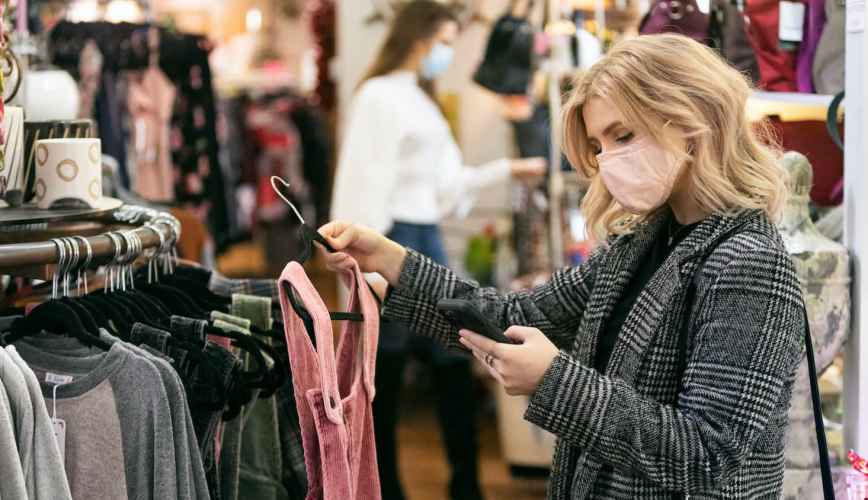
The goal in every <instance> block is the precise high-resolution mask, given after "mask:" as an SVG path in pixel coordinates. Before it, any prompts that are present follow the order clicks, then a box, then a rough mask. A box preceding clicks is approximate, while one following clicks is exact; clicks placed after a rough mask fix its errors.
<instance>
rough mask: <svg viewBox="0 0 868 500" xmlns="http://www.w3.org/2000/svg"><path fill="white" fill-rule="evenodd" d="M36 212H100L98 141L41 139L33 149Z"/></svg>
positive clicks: (108, 200) (99, 144) (100, 187)
mask: <svg viewBox="0 0 868 500" xmlns="http://www.w3.org/2000/svg"><path fill="white" fill-rule="evenodd" d="M33 153H34V163H35V165H34V167H35V169H36V175H35V177H36V181H35V184H34V186H33V191H34V195H33V201H34V202H35V203H36V206H37V207H39V208H78V207H85V206H86V207H89V208H101V207H102V206H103V205H104V204H106V203H110V202H111V200H110V199H107V198H103V195H102V146H101V143H100V140H99V139H43V140H39V141H36V144H35V145H34V152H33Z"/></svg>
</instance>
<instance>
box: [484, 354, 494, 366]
mask: <svg viewBox="0 0 868 500" xmlns="http://www.w3.org/2000/svg"><path fill="white" fill-rule="evenodd" d="M485 364H486V365H488V366H492V367H493V366H494V356H492V355H491V353H490V352H489V353H487V354H486V355H485Z"/></svg>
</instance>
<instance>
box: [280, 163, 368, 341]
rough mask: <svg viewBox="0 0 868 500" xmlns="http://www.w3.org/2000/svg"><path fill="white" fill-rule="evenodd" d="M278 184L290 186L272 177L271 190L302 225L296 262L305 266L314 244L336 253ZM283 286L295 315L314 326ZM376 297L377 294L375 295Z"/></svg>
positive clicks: (350, 317)
mask: <svg viewBox="0 0 868 500" xmlns="http://www.w3.org/2000/svg"><path fill="white" fill-rule="evenodd" d="M278 183H279V184H281V185H282V186H284V187H289V184H288V183H287V182H286V181H285V180H283V179H281V178H280V177H278V176H276V175H273V176H271V188H272V189H273V190H274V192H275V193H277V195H278V196H280V198H281V199H282V200H283V201H284V202H285V203H286V204H287V205H289V208H290V209H292V212H293V213H294V214H295V216H296V217H297V218H298V220H299V222H300V223H301V225H300V226H299V228H298V237H299V239H300V240H301V246H300V248H301V254H299V256H298V258H297V259H296V260H297V261H298V262H299V263H301V264H304V263H305V262H307V261H308V260H310V257H311V256H312V255H313V244H314V242H316V243H319V244H320V245H322V247H323V248H325V249H326V251H328V252H330V253H334V252H335V249H334V247H332V246H331V245H330V244H329V242H328V241H326V239H325V238H324V237H323V236H322V235H321V234H319V232H318V231H317V230H316V229H314V228H312V227H310V226H308V225H307V222H305V220H304V217H302V216H301V212H299V211H298V209H296V208H295V205H293V204H292V202H291V201H289V198H287V197H286V196H285V195H284V194H283V192H282V191H281V189H280V188H279V187H278ZM283 284H284V286H285V288H284V291H285V292H286V296H287V298H288V299H289V303H290V305H291V306H292V309H293V310H294V311H295V313H296V314H297V315H298V316H299V317H301V318H302V320H304V322H305V325H307V324H308V323H311V324H312V323H313V319H312V318H311V316H310V313H308V311H307V309H306V308H305V307H304V305H302V304H301V302H300V301H299V300H298V298H297V297H296V296H295V293H294V292H293V290H292V287H288V286H286V285H287V283H286V282H284V283H283ZM368 286H370V285H368ZM374 295H375V296H376V294H374ZM329 316H330V317H331V319H332V320H333V321H364V319H365V318H364V316H363V315H362V314H361V313H345V312H331V311H330V312H329ZM308 331H313V330H312V329H310V330H308Z"/></svg>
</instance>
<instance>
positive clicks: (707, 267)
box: [384, 211, 804, 500]
mask: <svg viewBox="0 0 868 500" xmlns="http://www.w3.org/2000/svg"><path fill="white" fill-rule="evenodd" d="M671 216H672V215H671V212H668V211H666V213H664V214H661V215H660V216H658V217H656V218H655V220H653V221H651V222H649V223H648V224H646V225H645V226H643V227H642V228H639V229H638V230H637V231H635V232H634V233H632V234H630V235H625V236H621V237H618V238H617V239H614V240H613V241H612V243H611V245H610V246H609V247H607V248H606V249H604V250H601V251H599V252H597V253H595V254H594V256H593V257H592V258H591V259H590V260H589V261H588V262H587V263H586V264H584V265H582V266H581V267H579V268H573V269H566V270H563V271H559V272H557V273H555V274H554V275H553V277H552V279H551V281H549V282H548V283H547V284H545V285H542V286H541V287H539V288H536V289H534V290H532V291H528V292H521V293H512V294H508V295H502V294H500V293H498V292H497V291H496V290H492V289H481V288H479V287H478V286H477V285H476V284H475V283H473V282H470V281H465V280H463V279H460V278H459V277H457V276H456V275H455V274H453V273H452V272H450V271H449V270H448V269H446V268H444V267H440V266H438V265H436V264H434V263H433V262H431V261H430V260H428V259H426V258H425V257H423V256H421V255H420V254H418V253H415V252H412V251H410V253H409V255H408V257H407V260H406V262H405V264H404V269H403V272H402V274H401V278H400V282H399V284H398V286H397V287H395V288H394V289H393V290H392V291H391V292H390V294H389V297H388V299H387V301H386V304H385V309H384V314H385V315H386V316H387V317H390V318H393V319H397V320H401V321H405V322H407V323H408V324H409V325H410V326H411V327H412V328H413V329H414V330H416V331H418V332H420V333H425V334H427V335H431V336H433V337H435V338H437V339H439V340H440V341H442V342H443V343H445V344H447V345H449V346H452V347H456V346H458V345H459V344H458V343H457V334H456V332H455V330H454V329H453V328H451V327H450V326H449V324H448V323H446V321H445V320H444V319H443V318H442V317H441V316H440V315H439V314H438V313H437V311H436V309H435V304H436V303H437V301H438V300H439V299H441V298H446V297H451V298H463V299H469V300H472V301H474V302H475V303H476V304H477V305H478V306H479V307H480V308H481V309H482V310H483V311H484V313H485V314H486V316H487V317H489V318H493V319H494V320H495V321H496V322H497V323H499V324H500V325H501V326H503V327H506V326H508V325H526V326H532V327H536V328H539V329H540V330H542V331H543V332H544V333H545V334H546V336H548V337H549V338H550V339H551V340H552V341H553V342H554V343H555V344H556V345H557V346H558V348H559V349H560V353H559V355H558V356H557V358H556V359H555V361H554V363H553V364H552V365H551V367H550V368H549V370H548V372H547V373H546V375H545V376H544V378H543V380H542V382H541V383H540V385H539V387H538V388H537V390H536V392H535V393H534V394H533V395H532V397H531V400H530V406H529V407H528V410H527V413H526V414H525V418H526V419H527V420H528V421H530V422H532V423H534V424H536V425H538V426H540V427H542V428H544V429H546V430H548V431H550V432H552V433H553V434H555V435H556V436H557V437H558V444H557V450H556V452H555V456H554V461H553V466H552V475H551V482H550V485H549V498H552V499H580V498H581V499H584V498H591V499H597V498H600V499H602V498H605V499H631V500H632V499H660V498H672V497H673V494H675V493H679V492H680V493H686V494H687V496H688V497H689V498H692V499H718V498H721V499H722V498H726V499H759V498H764V499H765V498H775V499H776V498H779V497H780V496H781V489H782V482H783V473H784V447H785V437H786V430H787V426H788V418H787V412H788V409H789V402H790V393H791V388H792V384H793V380H794V376H795V370H796V367H797V366H798V363H799V361H800V359H801V356H802V348H803V331H804V330H803V328H804V321H803V316H802V309H803V308H804V304H803V301H802V293H801V289H800V286H799V281H798V279H797V277H796V274H795V271H794V268H793V265H792V262H791V261H790V257H789V255H788V254H787V251H786V249H785V248H784V245H783V242H782V240H781V238H780V235H779V234H778V231H777V229H776V228H775V227H774V225H773V224H772V223H771V222H770V221H769V220H768V219H767V218H766V216H765V215H764V214H762V213H761V212H758V211H745V212H742V213H741V214H740V215H737V216H733V217H727V216H722V215H715V216H711V217H709V218H707V219H706V220H704V221H703V222H701V223H700V224H699V225H698V226H697V227H696V228H695V229H694V230H693V231H692V232H691V233H690V235H689V236H688V237H687V238H686V239H685V240H684V241H682V242H681V243H680V244H679V245H678V246H677V247H676V248H674V249H673V251H672V253H671V255H670V256H669V257H668V259H667V260H666V261H665V262H664V263H663V264H662V265H661V267H660V268H659V269H658V271H657V272H656V274H655V275H654V276H653V277H652V278H651V280H650V281H649V283H648V285H647V286H646V288H645V289H644V290H643V291H642V292H641V294H640V296H639V298H638V299H637V301H636V303H635V305H634V307H633V309H632V311H631V312H630V314H629V316H628V318H627V320H626V322H625V323H624V326H623V328H622V330H621V332H620V334H619V336H618V339H617V341H616V344H615V348H614V351H613V352H612V356H611V360H610V362H609V366H608V368H607V370H606V373H605V375H601V374H599V373H598V372H597V371H595V370H594V369H593V368H591V367H593V366H594V355H595V351H596V345H597V339H598V337H599V335H600V333H601V332H602V331H603V328H604V324H605V322H606V320H607V318H608V317H609V315H610V314H611V312H612V310H613V307H614V306H615V304H616V303H617V301H618V300H619V299H620V297H621V296H622V292H623V291H624V289H625V287H626V286H627V285H628V284H629V282H630V278H631V277H632V275H633V274H634V272H635V270H636V268H637V266H638V264H639V262H640V260H641V259H642V258H643V257H644V256H645V255H646V253H647V252H648V250H649V249H650V248H651V245H652V242H653V240H654V238H655V237H665V236H664V235H663V233H662V232H663V231H665V230H666V221H667V218H668V217H671ZM703 262H704V263H703ZM700 264H702V265H701V266H700ZM700 267H701V268H700ZM697 272H698V273H700V274H699V276H698V280H697V281H696V282H695V283H696V288H695V290H696V297H694V299H693V301H692V304H693V305H692V307H691V309H692V310H691V311H687V310H686V309H687V306H686V304H687V303H688V301H687V297H686V295H687V291H688V290H689V289H690V288H689V284H690V282H691V280H692V279H693V275H694V273H697ZM684 321H689V323H688V324H687V326H688V332H689V334H688V335H689V344H688V353H687V368H686V371H685V373H684V378H683V388H682V390H681V392H680V393H677V392H678V380H677V373H678V368H677V365H678V361H677V351H678V346H677V344H678V332H679V329H680V328H682V323H683V322H684ZM604 464H606V465H609V466H610V467H605V468H604V467H602V466H603V465H604Z"/></svg>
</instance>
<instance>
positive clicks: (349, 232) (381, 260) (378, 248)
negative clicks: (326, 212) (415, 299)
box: [317, 221, 407, 286]
mask: <svg viewBox="0 0 868 500" xmlns="http://www.w3.org/2000/svg"><path fill="white" fill-rule="evenodd" d="M319 234H321V235H322V236H323V237H324V238H325V239H326V241H328V242H329V244H330V245H331V246H332V247H333V248H334V249H335V253H328V252H326V251H325V249H324V248H322V247H320V250H321V251H322V253H323V255H324V256H325V261H326V266H327V267H328V268H329V269H331V270H332V271H341V270H345V269H347V268H348V267H349V266H350V262H351V261H350V257H352V258H353V259H355V261H356V262H358V263H359V268H360V269H361V270H362V272H365V273H380V275H381V276H383V278H385V279H386V281H388V282H389V283H390V284H391V285H393V286H396V285H397V284H398V278H399V277H400V276H401V269H402V268H403V266H404V258H405V257H406V256H407V250H406V249H405V248H404V247H402V246H401V245H399V244H397V243H395V242H394V241H392V240H390V239H388V238H386V237H385V236H383V235H382V234H380V233H378V232H376V231H374V230H372V229H368V228H366V227H364V226H360V225H357V224H350V223H348V222H341V221H334V222H329V223H328V224H326V225H324V226H323V227H321V228H320V229H319ZM317 246H319V245H317Z"/></svg>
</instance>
